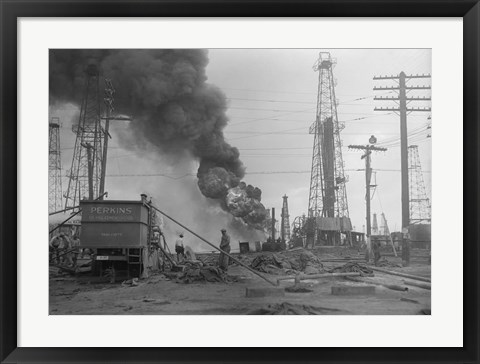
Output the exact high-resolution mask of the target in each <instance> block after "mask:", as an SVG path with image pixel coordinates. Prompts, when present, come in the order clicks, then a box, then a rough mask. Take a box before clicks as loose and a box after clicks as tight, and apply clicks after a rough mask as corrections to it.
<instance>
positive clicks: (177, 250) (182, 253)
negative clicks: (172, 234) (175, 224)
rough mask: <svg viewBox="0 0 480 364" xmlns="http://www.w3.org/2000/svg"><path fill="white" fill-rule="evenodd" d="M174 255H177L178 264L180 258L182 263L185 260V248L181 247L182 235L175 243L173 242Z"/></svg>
mask: <svg viewBox="0 0 480 364" xmlns="http://www.w3.org/2000/svg"><path fill="white" fill-rule="evenodd" d="M175 253H177V262H179V263H180V256H181V257H182V261H183V260H184V259H185V247H184V246H183V234H180V235H179V236H178V239H177V241H175Z"/></svg>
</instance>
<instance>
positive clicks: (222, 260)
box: [218, 229, 230, 271]
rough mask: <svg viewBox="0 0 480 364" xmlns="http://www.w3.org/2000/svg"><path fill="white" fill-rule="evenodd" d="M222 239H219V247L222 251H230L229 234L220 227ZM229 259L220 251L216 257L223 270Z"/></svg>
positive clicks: (226, 266) (225, 269)
mask: <svg viewBox="0 0 480 364" xmlns="http://www.w3.org/2000/svg"><path fill="white" fill-rule="evenodd" d="M221 231H222V240H221V241H220V249H222V250H223V251H224V252H227V253H230V236H228V234H227V230H225V229H222V230H221ZM229 261H230V257H229V256H228V255H225V254H224V253H220V257H219V258H218V265H219V267H220V268H221V269H223V270H224V271H227V270H228V263H229Z"/></svg>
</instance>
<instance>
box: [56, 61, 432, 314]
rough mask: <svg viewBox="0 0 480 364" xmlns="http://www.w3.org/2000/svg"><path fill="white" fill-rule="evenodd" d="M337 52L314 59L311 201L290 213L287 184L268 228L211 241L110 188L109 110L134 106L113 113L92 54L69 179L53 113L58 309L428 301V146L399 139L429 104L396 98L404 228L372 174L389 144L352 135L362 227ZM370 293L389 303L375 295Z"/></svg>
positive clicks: (197, 310) (277, 307) (231, 310)
mask: <svg viewBox="0 0 480 364" xmlns="http://www.w3.org/2000/svg"><path fill="white" fill-rule="evenodd" d="M336 63H337V61H336V59H335V58H333V57H332V56H331V54H330V52H320V53H319V55H318V59H317V60H316V61H315V63H314V66H313V71H314V72H318V87H317V89H316V105H315V106H316V110H315V118H314V121H313V123H312V124H311V126H310V128H309V130H308V132H309V134H310V135H311V136H312V139H313V147H312V154H311V169H310V170H309V172H310V173H309V174H310V180H309V189H308V206H305V209H304V210H303V209H302V210H301V211H305V213H303V214H302V215H301V216H297V217H295V218H293V220H291V218H290V212H289V197H288V196H287V193H288V191H285V192H287V193H285V194H284V193H283V191H281V192H282V194H283V196H282V199H281V200H280V198H278V204H279V206H281V209H278V208H277V210H276V209H275V207H274V206H269V208H268V209H266V211H268V215H267V217H266V219H265V222H264V227H263V229H264V230H263V231H262V233H263V235H262V238H255V239H258V240H256V241H244V240H247V238H242V239H243V240H239V241H238V244H237V242H234V241H230V237H228V238H227V237H226V235H224V233H225V232H224V231H223V229H222V238H221V239H222V240H221V241H220V244H218V243H215V242H212V240H210V239H209V238H206V237H205V236H202V235H200V234H199V233H198V232H197V231H195V229H194V228H192V227H191V226H188V225H187V224H185V223H184V222H182V221H180V219H177V217H176V216H174V215H173V214H172V215H170V211H166V210H164V209H163V207H160V206H157V205H156V204H155V203H154V202H152V197H151V196H147V195H146V194H145V193H143V192H142V193H141V194H140V193H139V198H138V199H137V200H123V199H121V200H110V199H107V197H108V193H107V183H106V182H107V181H106V178H107V167H108V165H107V160H108V153H109V150H108V148H109V141H110V139H111V138H112V136H111V134H110V127H111V122H115V121H132V120H134V116H133V115H132V116H131V117H130V116H124V115H118V114H117V113H116V111H115V105H114V101H115V92H116V91H115V88H114V84H115V79H110V78H108V77H104V76H103V75H102V74H101V71H100V68H99V67H97V66H96V65H94V64H89V65H85V70H84V75H83V77H84V85H83V93H82V98H81V100H79V102H78V104H79V107H80V113H79V117H78V122H77V123H76V124H75V125H74V126H73V128H72V131H73V133H74V134H75V142H74V145H73V155H72V161H71V165H70V169H69V170H68V171H67V172H66V182H67V183H66V185H65V183H63V184H62V165H61V148H60V130H61V123H60V120H59V118H57V117H52V118H51V119H50V121H49V216H54V215H58V214H62V213H63V214H65V213H66V214H68V217H67V218H65V219H64V220H62V221H61V222H60V223H52V224H51V225H50V228H49V242H50V255H49V263H50V264H49V266H50V279H51V281H50V288H51V291H50V299H51V300H50V313H51V314H55V313H58V314H65V313H77V314H112V313H113V314H152V313H154V314H247V313H248V314H302V315H303V314H388V315H390V314H429V312H430V290H431V286H430V246H431V242H430V240H431V238H430V224H431V204H430V199H429V198H428V194H427V189H426V186H425V181H424V178H423V173H424V171H422V168H421V164H420V156H419V151H418V147H417V146H416V145H414V144H412V145H410V146H409V147H408V156H407V160H405V155H406V154H405V150H404V149H403V148H404V147H405V145H406V144H405V143H407V142H408V135H407V132H406V120H407V119H406V113H407V112H414V111H424V110H423V109H422V110H420V109H413V108H410V109H409V110H408V109H407V108H406V106H405V105H406V102H407V101H417V99H413V98H412V96H410V98H411V100H400V101H401V103H400V106H399V108H398V110H395V112H398V113H399V115H400V117H401V118H400V119H401V144H402V150H401V153H402V160H401V162H402V166H401V167H402V218H403V220H404V221H403V222H402V228H405V226H403V225H404V224H408V226H407V227H408V229H407V230H408V231H407V232H406V233H405V231H402V232H391V231H390V227H389V226H388V222H387V219H386V216H385V213H384V212H383V211H382V212H381V214H380V215H378V214H377V213H376V212H374V213H373V214H372V212H371V207H370V200H371V190H372V189H373V188H376V182H374V181H372V173H373V172H372V171H373V168H372V155H373V152H379V151H382V152H386V151H387V148H385V147H384V146H382V143H377V140H376V138H375V136H373V135H372V136H371V137H370V139H369V140H368V143H366V144H365V145H349V146H348V148H350V149H354V150H357V151H361V152H362V155H361V156H359V158H361V159H362V160H363V161H364V162H365V192H366V193H365V204H366V211H365V223H366V231H363V232H359V231H355V229H354V227H353V226H352V222H351V219H350V213H349V203H348V198H347V186H348V183H349V177H348V175H347V174H346V173H345V172H346V171H348V170H347V169H346V168H345V163H344V158H343V154H342V149H343V141H342V131H343V130H344V128H345V124H344V122H342V121H341V120H339V116H338V111H337V107H338V105H339V101H338V100H337V96H336V90H335V87H336V79H335V77H334V68H335V65H336ZM312 74H313V75H315V73H313V72H312ZM402 74H403V73H402ZM402 74H400V76H399V80H400V81H399V82H400V86H399V91H398V93H399V96H398V97H399V98H402V97H404V98H406V96H405V95H406V92H405V88H406V87H407V86H406V85H407V84H406V82H407V81H408V80H410V79H415V77H414V76H412V77H411V78H408V77H407V80H406V79H405V77H404V76H405V75H404V74H403V75H402ZM391 77H393V76H390V77H389V78H388V79H391ZM418 78H429V76H428V75H423V76H419V77H418ZM379 79H384V78H379ZM412 87H413V86H412ZM379 89H381V88H379ZM425 89H427V88H425ZM388 90H391V89H390V88H388ZM394 90H396V88H394ZM377 99H378V100H382V98H375V100H377ZM384 100H386V101H392V100H393V98H388V99H384ZM425 100H426V99H425V98H422V99H421V101H425ZM427 109H428V110H430V109H429V108H425V111H426V110H427ZM407 145H408V144H407ZM309 155H310V154H309ZM406 161H407V163H405V162H406ZM405 168H407V172H406V173H407V174H406V176H407V178H406V179H405V174H404V173H405V171H404V169H405ZM362 171H363V169H362ZM405 183H406V184H405ZM64 187H66V188H65V189H64ZM405 188H406V190H405ZM140 192H141V191H140ZM288 194H289V193H288ZM280 196H281V195H280ZM280 196H279V197H280ZM290 196H291V195H290ZM291 198H292V197H291ZM280 203H281V205H280ZM290 203H292V200H290ZM405 203H406V204H407V205H406V207H405ZM406 208H407V209H408V218H407V219H406V220H405V209H406ZM276 211H277V216H276ZM292 211H293V210H292ZM352 211H353V205H352ZM372 215H373V223H372V221H371V219H372ZM377 217H379V218H380V224H379V223H378V219H377ZM62 219H63V218H62ZM163 220H165V221H167V223H168V224H172V225H173V226H175V228H178V232H180V231H181V233H177V235H178V236H177V237H176V239H177V240H176V241H175V242H174V241H167V236H166V235H167V234H166V233H165V231H164V224H163ZM379 225H380V226H379ZM184 235H188V237H189V238H191V239H193V238H195V239H196V241H198V242H200V243H201V244H202V245H204V246H208V247H209V249H210V250H209V253H207V251H202V252H198V251H193V249H192V248H191V247H190V246H188V244H185V247H184V240H183V237H184ZM218 235H220V232H218ZM252 239H253V238H252ZM173 246H175V251H173ZM237 247H238V249H237ZM411 263H412V264H411ZM67 276H68V277H72V279H70V278H69V279H65V277H67ZM92 282H94V283H92ZM98 282H100V283H101V284H105V287H106V290H111V293H112V296H111V297H107V298H105V297H106V296H107V295H106V294H104V295H103V296H102V294H101V293H100V294H99V293H98V292H97V291H98V289H97V288H98V287H97V288H95V287H93V286H94V285H95V284H97V283H98ZM118 283H121V284H120V285H119V284H118ZM200 283H201V285H200ZM207 283H208V284H207ZM150 284H151V286H148V285H150ZM215 284H217V285H215ZM218 284H226V285H225V289H220V290H218V289H217V288H215V287H218ZM127 287H129V288H128V289H126V288H127ZM130 287H133V288H132V289H130ZM65 290H66V291H68V290H70V291H71V294H64V291H65ZM109 292H110V291H109ZM302 294H303V296H302ZM344 296H350V298H351V299H350V298H349V299H345V297H344ZM72 297H75V299H71V298H72ZM112 297H116V298H115V300H114V302H113V301H111V298H112ZM372 300H373V301H375V303H379V304H376V305H372V304H371V302H372ZM320 301H321V302H322V307H318V303H319V302H320ZM323 306H325V307H323ZM105 307H110V310H111V311H105Z"/></svg>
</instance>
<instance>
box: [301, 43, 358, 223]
mask: <svg viewBox="0 0 480 364" xmlns="http://www.w3.org/2000/svg"><path fill="white" fill-rule="evenodd" d="M335 63H336V62H335V61H334V60H333V59H332V58H331V56H330V53H329V52H320V55H319V59H318V61H317V62H316V63H315V65H314V70H315V71H318V73H319V76H318V95H317V115H316V120H315V122H314V123H313V124H312V126H311V127H310V134H314V143H313V156H312V170H311V177H310V195H309V202H308V210H309V215H310V216H312V217H318V216H323V217H334V216H336V217H348V216H349V215H348V203H347V191H346V187H345V182H346V178H345V174H344V169H343V157H342V142H341V140H340V132H341V131H342V130H343V129H344V128H345V124H344V123H342V122H340V121H339V120H338V115H337V99H336V97H335V79H334V78H333V66H334V64H335Z"/></svg>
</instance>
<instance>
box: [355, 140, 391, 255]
mask: <svg viewBox="0 0 480 364" xmlns="http://www.w3.org/2000/svg"><path fill="white" fill-rule="evenodd" d="M368 142H369V144H367V145H349V146H348V148H349V149H357V150H362V151H365V154H364V155H362V157H361V159H365V191H366V194H365V201H366V221H367V253H366V256H365V258H366V260H367V261H368V260H370V256H371V249H372V246H371V240H370V237H371V235H372V226H371V220H370V199H371V198H370V189H371V188H372V185H371V178H372V168H371V157H370V156H371V154H372V151H374V152H386V151H387V149H386V148H381V147H376V146H375V145H374V144H375V143H376V142H377V138H375V137H374V136H373V135H372V136H371V137H370V139H369V141H368Z"/></svg>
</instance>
